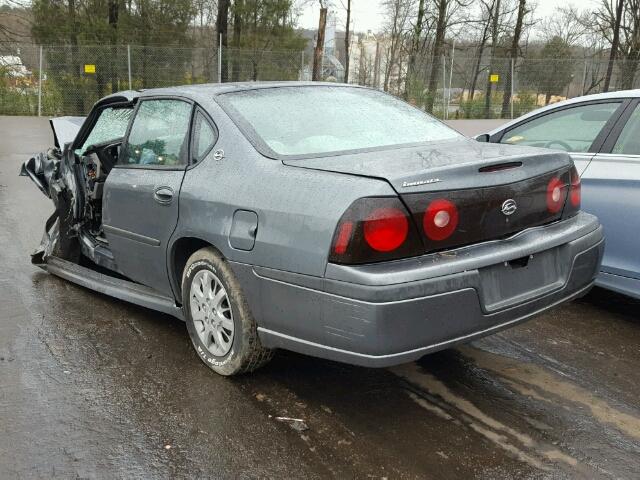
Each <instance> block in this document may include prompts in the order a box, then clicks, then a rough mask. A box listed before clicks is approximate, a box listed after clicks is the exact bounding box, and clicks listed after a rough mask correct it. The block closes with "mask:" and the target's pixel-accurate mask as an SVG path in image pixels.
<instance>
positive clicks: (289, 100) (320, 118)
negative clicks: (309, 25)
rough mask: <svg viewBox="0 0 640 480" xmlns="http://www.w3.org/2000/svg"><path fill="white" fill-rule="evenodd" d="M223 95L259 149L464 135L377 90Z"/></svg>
mask: <svg viewBox="0 0 640 480" xmlns="http://www.w3.org/2000/svg"><path fill="white" fill-rule="evenodd" d="M220 99H221V103H222V105H223V106H224V107H226V110H227V111H228V113H229V114H230V115H231V116H232V117H234V120H235V121H236V123H237V124H238V125H239V126H240V128H241V129H242V130H243V131H244V133H245V134H246V135H247V136H248V137H249V138H250V139H252V140H257V142H256V141H254V144H257V146H258V148H259V149H261V148H260V147H263V148H264V147H265V146H266V147H267V148H268V149H269V150H271V152H274V153H275V154H277V155H278V156H281V155H282V156H319V155H322V154H326V153H330V152H344V151H350V150H363V149H364V150H366V149H376V148H380V147H389V146H394V145H406V144H416V143H423V142H432V141H437V140H447V139H453V138H456V137H459V136H460V134H459V133H457V132H456V131H455V130H452V129H451V128H449V127H447V126H446V125H444V124H443V123H441V122H440V121H438V120H436V119H435V118H433V117H430V116H429V115H427V114H425V113H423V112H422V111H420V110H418V109H417V108H414V107H412V106H411V105H409V104H407V103H405V102H402V101H400V100H398V99H396V98H394V97H392V96H391V95H387V94H385V93H382V92H378V91H375V90H367V89H362V88H345V87H338V86H336V87H332V86H326V87H325V86H296V87H293V86H292V87H278V88H262V89H255V90H247V91H242V92H233V93H229V94H225V95H222V96H221V97H220ZM262 153H265V152H264V151H263V152H262ZM269 153H270V152H266V154H269Z"/></svg>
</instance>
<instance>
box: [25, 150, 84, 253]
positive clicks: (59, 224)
mask: <svg viewBox="0 0 640 480" xmlns="http://www.w3.org/2000/svg"><path fill="white" fill-rule="evenodd" d="M69 148H70V144H66V145H65V151H64V152H62V153H61V152H60V150H59V149H57V148H53V149H50V150H48V151H47V152H41V153H38V154H37V155H34V156H33V157H31V158H30V159H29V160H27V161H26V162H25V163H24V164H23V165H22V167H21V169H20V175H21V176H27V177H29V178H30V179H31V180H32V181H33V183H35V184H36V186H37V187H38V189H39V190H40V191H41V192H42V193H43V194H44V195H46V196H47V197H48V198H50V199H51V201H52V202H53V205H54V207H55V212H54V213H53V215H51V217H49V219H48V220H47V223H46V225H45V233H44V235H43V237H42V241H41V243H40V246H39V247H38V248H37V249H36V251H35V252H34V253H33V254H32V255H31V261H32V262H33V263H34V264H37V265H41V264H44V263H46V259H47V257H48V256H50V255H55V256H57V257H60V258H63V259H65V260H70V261H77V260H78V259H79V253H80V246H79V242H78V219H79V218H80V216H79V214H78V213H79V212H78V208H79V206H78V204H79V202H78V198H79V197H78V194H79V192H78V184H77V180H76V177H75V174H74V165H70V164H69V160H68V159H69V158H73V157H72V156H71V154H70V152H69V151H68V149H69Z"/></svg>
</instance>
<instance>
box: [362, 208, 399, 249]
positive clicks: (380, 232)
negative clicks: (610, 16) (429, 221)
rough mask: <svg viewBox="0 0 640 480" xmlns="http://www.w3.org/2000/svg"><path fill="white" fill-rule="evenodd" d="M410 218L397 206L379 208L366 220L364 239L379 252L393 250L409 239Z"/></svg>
mask: <svg viewBox="0 0 640 480" xmlns="http://www.w3.org/2000/svg"><path fill="white" fill-rule="evenodd" d="M408 233H409V220H408V219H407V216H406V215H405V214H404V213H403V212H402V211H401V210H398V209H397V208H378V209H376V210H374V211H373V212H372V213H371V214H370V215H369V216H368V217H367V218H366V220H365V221H364V239H365V240H366V242H367V244H368V245H369V246H370V247H371V248H373V249H374V250H376V251H378V252H391V251H393V250H395V249H396V248H398V247H400V245H402V244H403V243H404V241H405V240H406V239H407V234H408Z"/></svg>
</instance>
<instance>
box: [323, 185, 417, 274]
mask: <svg viewBox="0 0 640 480" xmlns="http://www.w3.org/2000/svg"><path fill="white" fill-rule="evenodd" d="M422 253H424V245H423V244H422V240H421V239H420V236H419V235H418V232H417V230H416V227H415V225H414V222H413V219H412V218H411V217H410V216H409V212H408V211H407V209H406V207H405V206H404V204H403V203H402V201H401V200H400V198H398V197H364V198H360V199H358V200H356V201H355V202H353V203H352V204H351V205H350V206H349V208H347V210H346V211H345V212H344V214H343V215H342V218H340V221H339V222H338V225H337V227H336V230H335V232H334V234H333V241H332V243H331V250H330V251H329V261H330V262H332V263H341V264H348V265H356V264H363V263H373V262H382V261H388V260H397V259H400V258H407V257H414V256H417V255H421V254H422Z"/></svg>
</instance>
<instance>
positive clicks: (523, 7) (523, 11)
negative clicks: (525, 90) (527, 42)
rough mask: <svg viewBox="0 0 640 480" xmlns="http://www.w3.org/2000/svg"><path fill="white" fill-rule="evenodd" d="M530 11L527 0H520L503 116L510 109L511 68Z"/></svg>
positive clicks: (505, 90) (508, 70) (506, 83)
mask: <svg viewBox="0 0 640 480" xmlns="http://www.w3.org/2000/svg"><path fill="white" fill-rule="evenodd" d="M527 13H529V10H527V0H518V15H517V17H516V25H515V27H514V29H513V35H512V37H511V48H510V50H509V59H510V63H511V65H509V67H508V68H507V69H506V73H507V74H506V75H505V81H504V88H503V90H504V95H503V96H502V111H501V112H500V116H501V117H502V118H507V116H508V111H509V104H510V103H511V82H512V81H513V79H512V78H511V70H512V68H513V62H515V60H516V58H517V57H518V53H519V50H520V38H521V36H522V25H523V22H524V17H525V15H527Z"/></svg>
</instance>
